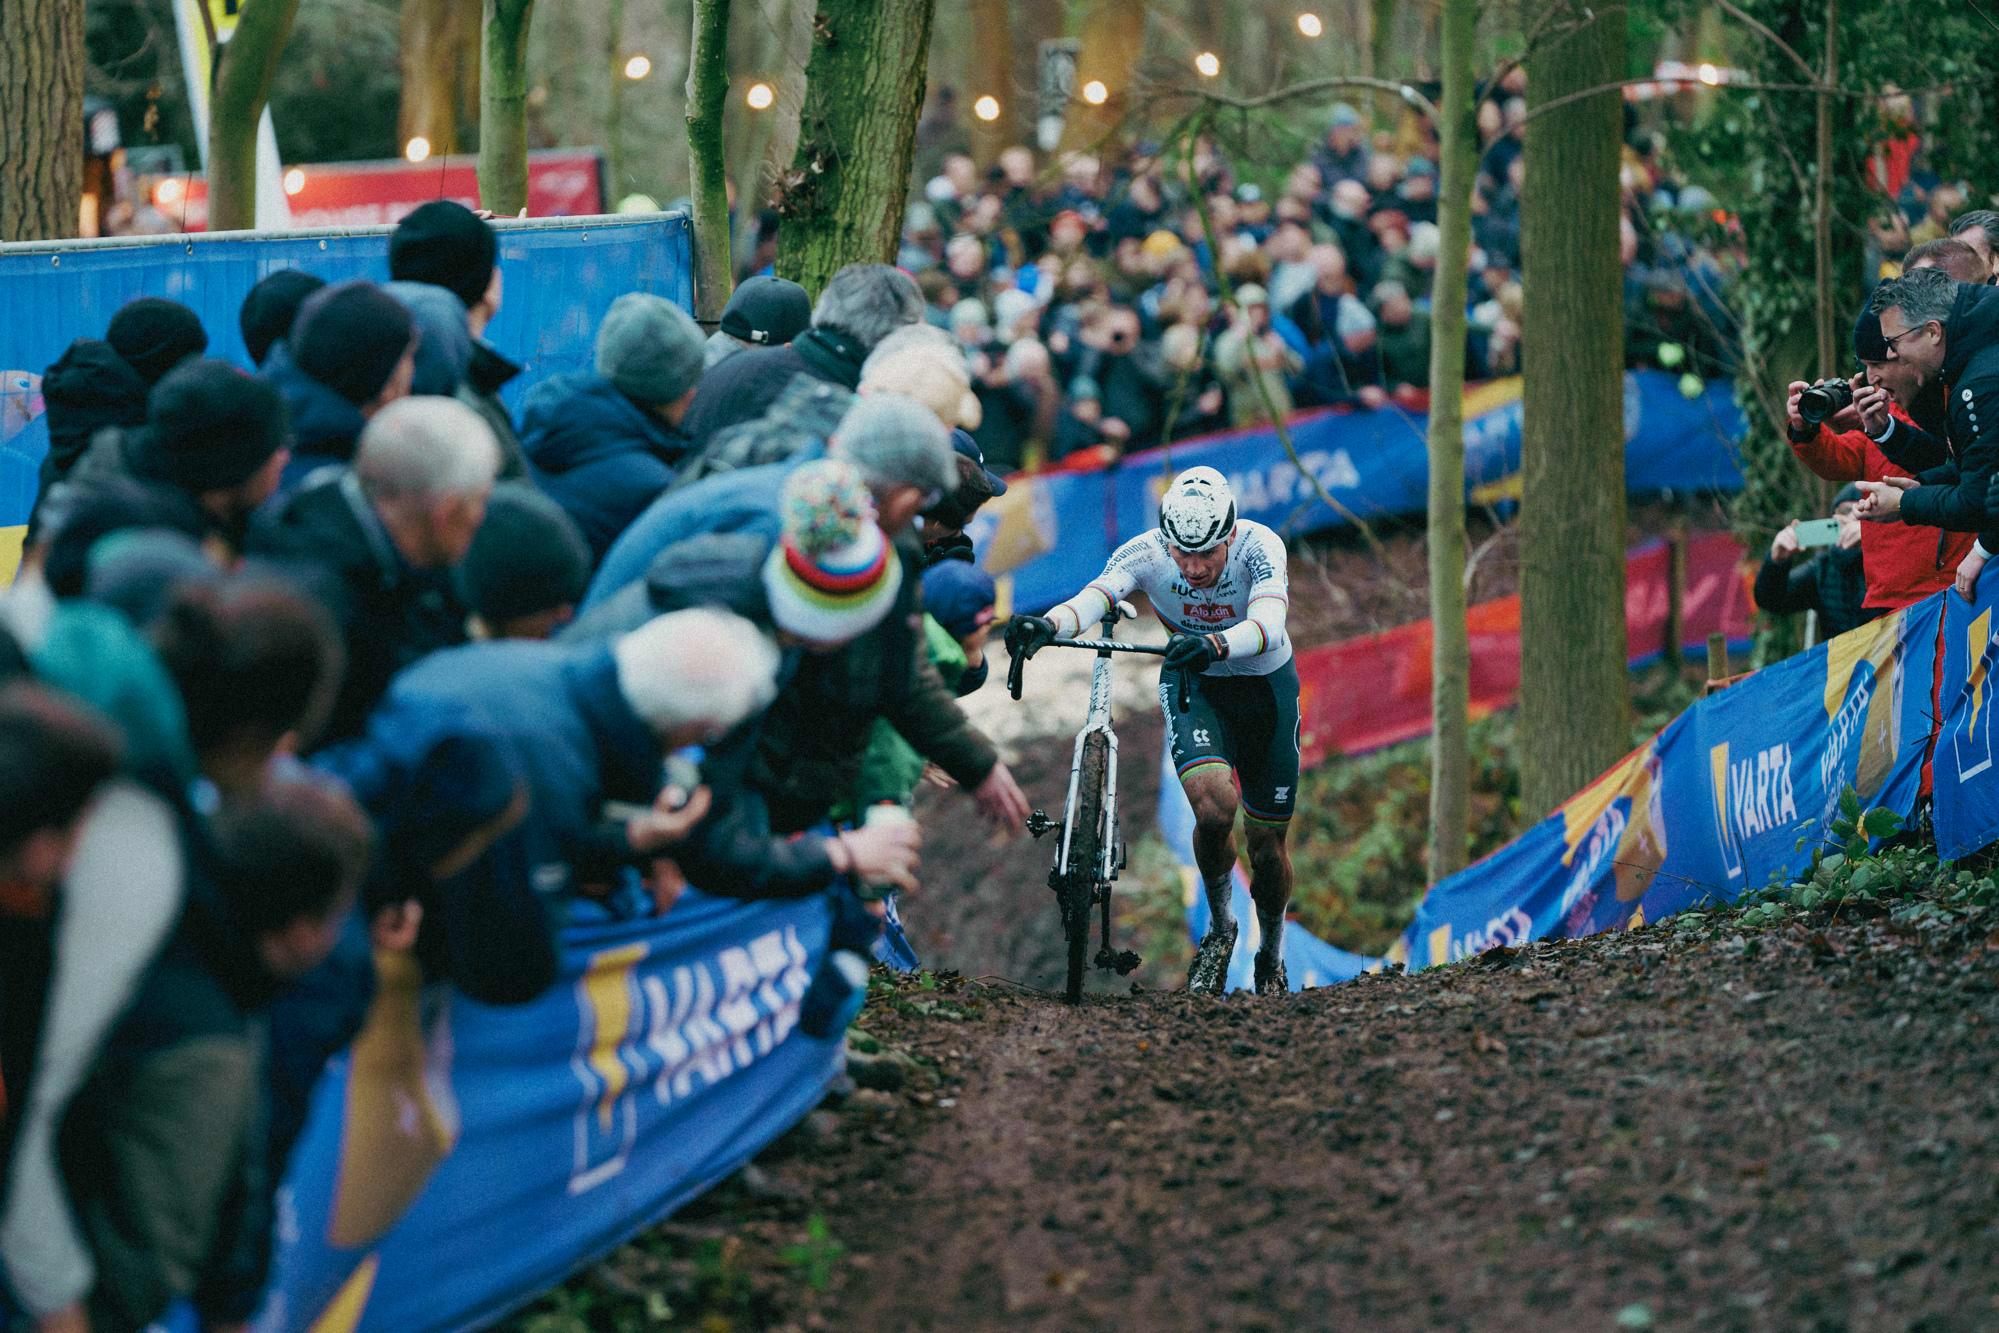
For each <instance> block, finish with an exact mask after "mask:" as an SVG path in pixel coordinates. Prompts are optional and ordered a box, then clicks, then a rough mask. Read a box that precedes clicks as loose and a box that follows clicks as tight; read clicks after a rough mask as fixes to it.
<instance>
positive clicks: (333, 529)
mask: <svg viewBox="0 0 1999 1333" xmlns="http://www.w3.org/2000/svg"><path fill="white" fill-rule="evenodd" d="M248 545H249V550H250V553H251V554H253V555H259V556H264V557H266V558H268V559H271V560H273V561H275V562H277V563H279V564H281V565H284V566H287V567H288V568H290V569H291V570H293V571H294V572H295V573H296V574H297V576H298V578H299V581H300V582H301V583H303V584H304V585H305V587H306V589H307V590H308V591H309V592H311V593H312V594H314V595H315V596H318V597H320V598H321V599H322V600H324V601H325V603H326V605H327V607H328V609H329V610H331V611H332V612H333V618H334V623H335V624H337V625H338V626H339V627H340V632H341V638H342V639H343V640H344V641H345V644H346V648H347V670H346V672H345V673H344V674H343V675H342V676H341V679H340V693H339V695H338V696H337V697H336V698H335V700H334V705H333V715H332V717H331V719H330V720H329V721H328V723H327V728H326V734H325V736H324V737H323V740H325V741H327V742H332V741H337V740H344V739H346V738H347V737H350V736H356V735H359V734H360V733H361V730H362V728H363V727H364V726H365V724H366V722H367V718H368V713H369V711H370V710H372V709H373V708H374V706H375V704H376V703H377V702H379V701H380V699H381V697H382V695H383V693H384V692H386V691H387V689H388V687H389V681H390V680H391V679H393V678H394V676H395V674H396V673H397V672H398V671H400V670H402V669H403V668H404V667H406V666H408V665H410V664H411V663H412V662H415V661H416V660H417V659H418V658H420V657H423V656H425V655H426V654H428V653H433V652H436V651H437V650H438V649H440V648H449V647H452V646H454V645H456V644H461V643H463V642H465V638H466V633H465V622H466V618H467V613H466V610H465V607H464V605H463V604H462V603H460V601H459V600H458V596H457V593H456V591H455V589H454V587H453V583H452V579H451V572H450V571H449V570H442V569H414V568H412V567H411V566H410V565H409V563H408V562H407V561H405V560H404V559H403V557H402V555H401V554H400V553H399V552H398V551H397V550H396V548H395V545H394V543H393V542H391V541H390V540H389V535H388V533H387V532H386V531H385V530H384V529H383V527H382V523H381V520H380V519H379V518H378V517H376V515H375V511H374V508H373V506H371V505H370V504H369V503H368V500H367V497H366V496H365V495H363V494H362V493H361V485H360V482H359V480H358V479H357V478H356V477H355V475H354V474H353V472H351V471H349V470H348V469H346V468H341V469H339V470H337V471H329V472H326V473H324V474H323V475H321V476H319V477H316V478H314V479H313V480H312V482H310V483H309V484H308V485H306V486H305V487H304V488H302V489H301V490H300V491H299V492H298V493H297V494H295V495H293V496H291V497H290V498H288V499H286V500H285V501H284V502H283V503H282V504H281V505H280V507H279V508H278V509H277V510H276V511H275V512H272V513H270V514H267V515H265V516H264V517H262V518H261V519H259V520H258V521H257V522H256V523H254V524H253V525H252V526H251V529H250V538H249V543H248Z"/></svg>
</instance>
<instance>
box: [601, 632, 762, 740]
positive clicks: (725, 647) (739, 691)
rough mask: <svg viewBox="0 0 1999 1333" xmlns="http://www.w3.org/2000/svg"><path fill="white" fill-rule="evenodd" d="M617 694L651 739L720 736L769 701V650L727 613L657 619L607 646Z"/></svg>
mask: <svg viewBox="0 0 1999 1333" xmlns="http://www.w3.org/2000/svg"><path fill="white" fill-rule="evenodd" d="M611 658H612V661H613V662H614V663H615V664H616V667H617V672H618V692H619V693H620V694H622V695H623V696H624V698H625V702H626V703H627V704H628V705H630V706H631V710H632V711H633V712H634V713H636V714H638V716H639V719H640V720H641V721H643V722H644V723H645V724H646V726H648V727H650V728H651V729H652V731H653V733H654V734H655V735H657V736H661V737H665V736H668V735H671V734H672V733H674V732H676V731H680V730H683V729H684V728H687V727H705V728H708V729H710V730H713V731H716V732H722V731H727V730H729V729H730V728H732V727H734V726H735V725H736V724H737V723H739V722H741V721H743V719H745V718H747V717H749V716H750V715H751V714H753V713H759V712H761V711H763V710H764V709H765V708H768V707H769V706H770V702H771V700H772V699H775V698H776V697H777V668H778V652H777V645H776V644H774V643H772V642H771V641H770V638H769V637H768V636H767V635H765V634H764V632H763V631H762V630H760V629H758V628H757V627H756V626H755V625H753V624H751V623H750V622H749V621H747V620H745V619H743V618H742V617H741V616H739V615H736V614H735V613H734V612H730V611H723V610H720V609H717V608H715V607H706V606H702V607H694V608H692V609H690V610H686V611H673V612H670V613H668V614H666V615H663V616H658V617H656V618H654V619H652V620H649V621H647V622H646V623H645V624H643V625H641V626H639V627H638V628H637V629H635V630H633V631H632V632H631V633H629V634H627V635H625V636H624V637H623V638H622V639H619V640H618V641H617V642H616V643H615V644H613V645H612V646H611Z"/></svg>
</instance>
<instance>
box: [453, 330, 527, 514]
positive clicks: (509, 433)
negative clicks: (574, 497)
mask: <svg viewBox="0 0 1999 1333" xmlns="http://www.w3.org/2000/svg"><path fill="white" fill-rule="evenodd" d="M520 373H521V368H520V367H519V366H518V365H515V364H514V363H513V362H512V361H509V360H507V358H505V357H504V356H501V355H500V354H499V353H498V352H497V351H495V350H494V349H493V345H492V344H491V343H489V342H487V341H486V340H485V339H483V338H474V339H473V340H472V360H471V361H470V363H468V364H467V365H466V367H465V382H464V383H463V384H460V385H459V386H458V394H457V398H458V401H459V402H461V403H464V404H465V405H466V406H467V407H470V408H471V409H472V410H473V411H475V412H477V413H478V414H479V415H480V416H482V417H484V418H485V420H486V424H487V425H488V426H491V427H492V428H493V438H494V439H496V440H498V441H499V442H500V480H501V481H519V480H521V479H522V478H524V477H526V476H527V475H528V461H527V455H526V454H524V453H522V452H521V437H520V435H519V433H518V432H516V431H515V430H514V418H513V414H512V413H510V412H508V411H507V405H506V404H505V403H503V402H501V401H500V389H501V387H502V386H503V385H505V384H506V383H507V381H509V380H511V379H513V378H514V376H516V375H518V374H520Z"/></svg>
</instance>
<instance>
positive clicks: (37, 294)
mask: <svg viewBox="0 0 1999 1333" xmlns="http://www.w3.org/2000/svg"><path fill="white" fill-rule="evenodd" d="M389 231H390V229H389V228H387V227H381V228H370V229H366V230H356V231H343V232H325V233H321V232H274V233H257V234H237V235H219V236H201V237H191V236H154V237H134V238H132V239H131V240H130V241H129V242H125V243H116V244H112V243H105V244H90V245H79V246H70V247H59V246H57V247H52V246H37V245H23V246H5V247H0V290H4V291H5V292H6V293H7V318H6V319H5V320H0V528H7V527H11V526H14V525H18V524H22V523H25V522H27V519H28V511H29V510H30V509H31V508H32V507H33V505H34V498H35V478H36V470H37V469H38V468H39V467H40V466H41V461H42V458H43V456H44V455H45V454H46V453H47V452H48V431H47V427H46V425H45V424H44V423H43V422H41V421H40V419H39V418H40V416H41V411H42V404H41V372H42V371H43V370H44V369H45V368H46V367H48V366H49V365H51V364H53V363H54V362H55V360H56V359H57V358H58V357H60V356H61V355H62V353H63V349H64V348H66V347H68V346H69V345H70V343H71V342H73V341H75V340H76V339H78V338H101V337H103V336H104V329H105V326H106V325H107V324H109V323H110V322H111V316H112V315H113V314H114V313H116V312H117V310H118V308H119V307H120V306H122V305H124V304H125V303H126V302H127V301H131V300H133V299H135V298H137V297H141V296H164V297H168V298H170V299H172V300H175V301H180V302H182V303H183V304H185V305H187V306H189V307H191V308H192V309H193V310H194V312H195V313H196V314H198V315H200V316H201V322H202V326H203V327H204V328H206V329H207V330H208V338H209V344H208V355H209V356H214V357H222V358H224V359H226V360H230V361H235V362H237V363H238V364H240V365H243V366H246V367H247V366H248V365H249V364H250V363H249V357H248V354H247V353H245V352H244V350H243V339H242V335H241V334H240V333H239V332H238V325H237V318H236V316H237V311H238V309H239V308H240V307H241V305H242V304H243V297H244V295H245V293H247V292H248V291H249V290H250V288H251V287H253V286H255V285H256V283H257V282H258V280H260V279H261V278H263V277H265V276H266V275H268V274H270V273H274V272H276V271H277V270H278V269H282V268H299V269H304V270H305V271H307V272H308V273H314V274H317V275H318V276H320V277H322V278H325V279H326V280H327V281H328V282H344V281H347V280H349V279H352V278H372V279H374V280H375V281H378V282H386V281H388V277H389V258H388V246H389ZM497 231H498V233H499V242H500V274H501V282H502V284H503V287H504V293H503V299H502V301H501V304H500V313H499V315H498V316H497V317H496V318H495V319H494V320H493V322H492V325H491V326H490V327H489V328H488V329H487V331H486V338H487V341H489V342H490V343H492V344H493V346H494V347H495V348H496V349H498V350H499V351H500V352H501V353H502V354H503V355H505V356H506V357H507V358H509V359H510V360H513V361H517V362H519V363H521V365H522V366H523V368H524V369H523V372H522V374H521V375H520V376H519V378H517V379H516V380H514V382H513V383H512V384H510V385H508V386H507V388H506V389H505V390H504V391H503V395H502V396H503V397H505V398H506V399H507V400H508V401H509V403H510V405H512V406H514V407H516V408H518V405H519V398H520V395H521V394H522V393H523V392H525V391H526V389H527V387H528V386H529V385H531V384H533V383H534V382H536V381H538V380H541V379H544V378H546V377H547V376H550V375H554V374H558V373H560V372H563V371H570V370H582V369H586V368H587V367H588V366H589V364H590V361H591V351H592V348H593V346H594V344H595V341H596V337H597V325H598V324H599V323H601V322H602V320H603V318H604V312H605V311H606V310H608V309H609V308H610V305H611V302H612V301H614V300H616V299H617V298H618V297H619V296H622V295H623V294H624V293H626V292H629V291H649V292H657V293H658V294H659V295H661V296H664V297H666V298H667V299H669V300H671V301H674V302H676V303H678V304H679V305H681V306H683V307H685V308H686V309H689V310H692V309H693V308H694V277H693V263H692V259H691V255H692V247H693V237H692V231H691V228H690V226H689V223H688V220H687V218H686V217H685V216H684V215H682V214H679V213H670V214H660V215H651V216H640V217H596V218H568V219H563V220H561V221H549V222H534V223H506V222H502V223H500V224H499V225H498V227H497Z"/></svg>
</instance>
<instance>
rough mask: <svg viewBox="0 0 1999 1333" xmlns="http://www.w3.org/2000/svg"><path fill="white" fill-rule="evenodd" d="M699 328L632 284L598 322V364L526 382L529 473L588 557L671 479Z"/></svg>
mask: <svg viewBox="0 0 1999 1333" xmlns="http://www.w3.org/2000/svg"><path fill="white" fill-rule="evenodd" d="M703 352H704V348H703V343H702V337H701V327H700V325H698V324H696V323H695V322H694V320H693V318H692V317H690V316H689V315H688V314H687V312H686V311H684V310H682V309H681V308H680V307H679V306H677V305H674V304H673V303H672V302H671V301H668V300H667V299H666V298H665V297H661V296H653V295H650V294H649V293H645V292H628V293H627V294H625V295H624V296H621V297H619V298H618V299H617V300H616V301H614V302H612V303H611V310H610V313H609V314H607V315H605V316H604V323H603V326H602V327H601V328H599V329H598V331H597V353H596V355H597V368H596V371H595V372H594V373H586V372H579V373H575V374H569V375H558V376H556V377H554V378H553V379H549V380H544V381H543V382H542V383H540V384H537V385H536V386H535V387H534V388H533V389H531V390H529V391H528V396H527V401H526V402H525V404H524V405H523V407H522V411H521V441H522V445H523V447H524V448H525V449H526V450H527V456H528V461H529V463H530V464H531V465H532V467H533V469H534V476H535V480H536V481H537V482H538V483H539V484H540V485H541V487H542V489H543V490H545V491H547V492H548V494H549V496H550V497H551V498H552V499H554V500H555V502H556V503H558V504H560V505H561V506H562V507H563V509H564V510H566V511H567V512H568V514H569V516H570V517H571V518H572V519H574V520H576V526H577V527H578V528H579V529H580V530H581V531H582V533H583V538H584V540H585V541H587V542H589V543H590V552H591V555H592V557H593V558H601V557H602V556H603V554H604V552H605V551H606V550H607V549H609V547H610V545H611V543H612V542H613V541H614V540H616V539H617V536H618V534H619V533H620V532H622V531H624V529H625V527H626V525H627V524H629V523H630V522H631V521H632V520H633V519H634V518H636V517H638V515H639V514H640V512H642V511H643V510H644V509H645V507H646V506H647V505H648V504H650V503H652V501H653V498H654V497H655V496H657V495H659V493H660V492H662V491H664V490H665V489H666V488H667V486H668V484H669V483H671V482H672V480H673V476H674V469H675V467H676V466H677V465H678V464H679V462H680V461H681V459H682V458H683V457H684V456H685V455H686V454H687V452H688V448H689V442H688V438H687V436H686V435H685V434H683V433H682V432H681V426H682V424H683V423H684V422H685V421H686V419H687V415H688V408H689V406H690V405H691V404H692V403H693V402H694V399H695V392H696V386H697V385H698V384H699V382H700V380H701V370H702V356H703Z"/></svg>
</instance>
